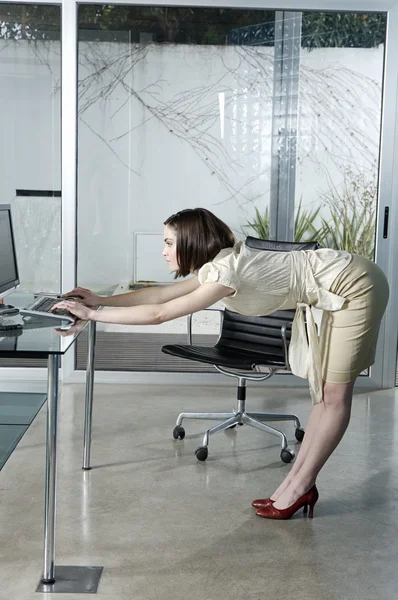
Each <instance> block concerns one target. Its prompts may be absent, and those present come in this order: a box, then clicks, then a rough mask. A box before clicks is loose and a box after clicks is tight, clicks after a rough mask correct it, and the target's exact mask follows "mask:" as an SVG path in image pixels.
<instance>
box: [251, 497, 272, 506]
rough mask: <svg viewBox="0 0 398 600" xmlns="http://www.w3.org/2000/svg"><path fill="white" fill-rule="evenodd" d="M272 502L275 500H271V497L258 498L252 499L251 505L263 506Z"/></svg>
mask: <svg viewBox="0 0 398 600" xmlns="http://www.w3.org/2000/svg"><path fill="white" fill-rule="evenodd" d="M274 502H275V500H271V498H258V499H257V500H253V502H252V506H254V508H262V507H263V506H268V505H269V504H273V503H274Z"/></svg>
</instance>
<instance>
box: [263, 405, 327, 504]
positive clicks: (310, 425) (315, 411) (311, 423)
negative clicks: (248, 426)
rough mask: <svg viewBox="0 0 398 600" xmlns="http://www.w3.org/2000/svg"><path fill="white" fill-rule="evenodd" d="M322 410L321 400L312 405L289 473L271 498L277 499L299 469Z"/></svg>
mask: <svg viewBox="0 0 398 600" xmlns="http://www.w3.org/2000/svg"><path fill="white" fill-rule="evenodd" d="M323 412H324V405H323V402H320V403H319V404H315V405H314V406H313V407H312V411H311V413H310V416H309V418H308V421H307V425H306V427H305V435H304V439H303V441H302V442H301V445H300V449H299V452H298V454H297V457H296V460H295V461H294V463H293V465H292V468H291V469H290V471H289V473H288V474H287V475H286V477H285V479H284V480H283V481H282V483H281V484H280V486H279V487H278V489H276V490H275V492H274V493H273V494H272V496H271V499H272V500H274V501H275V500H277V499H278V498H279V496H280V495H281V494H282V493H283V492H284V491H285V489H286V488H287V487H288V486H289V484H290V482H291V481H292V480H293V479H294V476H295V475H296V473H298V472H299V470H300V469H301V466H302V464H303V463H304V460H305V458H306V456H307V454H308V450H309V448H310V445H311V442H312V438H313V436H314V433H315V431H316V430H317V429H318V427H319V422H320V419H321V418H322V415H323Z"/></svg>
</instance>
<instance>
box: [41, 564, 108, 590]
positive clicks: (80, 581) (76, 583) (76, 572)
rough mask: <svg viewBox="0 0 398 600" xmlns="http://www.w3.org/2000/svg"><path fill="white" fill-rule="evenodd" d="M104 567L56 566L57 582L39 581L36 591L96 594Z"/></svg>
mask: <svg viewBox="0 0 398 600" xmlns="http://www.w3.org/2000/svg"><path fill="white" fill-rule="evenodd" d="M102 569H103V567H78V566H64V565H62V566H60V567H57V566H56V567H55V569H54V570H55V582H54V583H43V582H42V581H40V582H39V585H38V586H37V588H36V592H42V593H43V592H51V593H53V594H56V593H59V594H96V593H97V588H98V584H99V580H100V578H101V575H102Z"/></svg>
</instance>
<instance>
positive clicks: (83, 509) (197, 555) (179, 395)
mask: <svg viewBox="0 0 398 600" xmlns="http://www.w3.org/2000/svg"><path fill="white" fill-rule="evenodd" d="M249 398H250V405H249V407H250V409H252V410H271V411H275V412H283V411H286V412H291V411H293V412H296V413H297V414H298V415H299V417H300V418H301V419H302V420H303V422H304V423H305V420H306V418H307V416H308V413H309V410H310V405H309V399H308V394H307V393H306V391H305V390H303V389H301V390H293V389H278V390H274V389H266V390H263V389H261V388H259V387H258V388H256V389H254V390H253V388H251V389H250V392H249ZM233 399H234V388H233V387H207V388H206V389H205V390H204V391H203V390H201V389H200V388H199V387H183V386H177V387H172V386H154V385H153V386H149V385H148V386H142V385H97V386H96V387H95V403H94V429H93V446H92V464H93V469H92V470H91V471H89V472H82V470H81V462H82V436H83V409H84V386H83V385H77V384H76V385H66V386H64V388H63V393H62V398H61V403H60V415H59V417H60V432H59V463H58V510H57V536H56V564H59V565H103V566H104V572H103V575H102V579H101V582H100V586H99V590H98V594H97V597H98V598H104V599H105V598H106V599H107V600H108V599H109V600H110V599H111V598H112V600H119V599H120V600H122V599H123V600H130V599H134V600H169V599H170V600H183V599H184V600H185V599H186V598H189V599H190V600H215V599H217V600H224V599H225V600H227V599H228V600H230V599H231V598H234V597H237V598H242V599H244V600H260V599H261V600H262V599H263V598H280V597H283V598H286V599H287V600H289V599H294V600H359V599H361V600H384V599H385V600H390V599H392V598H395V597H396V589H397V587H398V574H397V569H396V563H397V554H398V503H397V498H398V466H397V464H398V428H397V419H396V415H395V413H396V406H397V400H398V396H397V392H396V391H395V390H386V391H380V392H374V393H371V394H369V393H363V392H361V393H358V394H357V395H356V396H355V401H354V408H353V418H352V422H351V425H350V428H349V431H348V433H347V435H346V437H345V439H344V440H343V442H342V444H341V445H340V447H339V448H338V450H337V451H336V453H335V454H334V455H333V457H332V458H331V460H330V461H329V463H328V464H327V465H326V467H325V468H324V470H323V472H322V474H321V477H320V478H319V492H320V500H319V502H318V504H317V505H316V507H315V518H314V519H313V520H309V519H307V518H303V517H302V514H301V513H300V514H297V515H296V516H295V517H294V518H293V519H291V520H290V521H283V522H272V521H267V520H265V519H260V518H258V517H256V516H255V514H254V510H253V509H252V508H251V506H250V501H251V500H252V499H253V498H256V497H259V496H263V495H268V494H269V493H271V492H272V491H273V489H274V488H275V487H276V486H277V485H278V483H279V482H280V481H281V479H282V478H283V476H284V474H285V473H286V472H287V471H288V469H289V465H285V464H283V463H282V462H281V461H280V459H279V445H278V439H277V438H273V437H270V436H268V435H266V434H263V433H261V432H260V431H256V430H253V429H251V428H248V427H238V428H236V429H234V430H232V431H228V432H227V433H221V434H218V435H216V436H215V437H214V438H212V439H211V445H210V454H209V458H208V460H207V461H206V462H204V463H200V462H198V461H197V460H196V458H195V456H194V450H195V448H196V447H197V446H198V445H200V442H201V435H200V433H201V432H202V428H203V423H198V422H186V432H187V435H186V438H185V440H183V441H174V440H173V439H172V430H173V427H174V423H175V418H176V416H177V414H178V413H179V412H180V411H181V410H182V409H186V410H195V409H196V410H197V409H200V410H229V409H230V408H231V407H232V405H233ZM284 429H285V431H286V432H287V433H288V434H289V438H290V439H291V440H292V442H291V443H292V445H293V439H294V435H293V428H292V427H291V426H290V425H286V426H284ZM44 435H45V410H44V409H42V410H41V412H40V413H39V415H38V416H37V417H36V420H35V421H34V422H33V424H32V425H31V426H30V428H29V430H28V431H27V433H26V434H25V436H24V437H23V439H22V441H21V442H20V444H19V445H18V447H17V448H16V450H15V451H14V452H13V454H12V456H11V457H10V459H9V460H8V462H7V464H6V465H5V467H4V468H3V470H2V472H1V473H0V494H1V505H0V531H1V544H0V579H1V582H2V583H1V588H0V600H10V599H11V598H12V599H18V600H33V599H36V600H37V598H40V597H43V598H47V600H49V597H50V594H38V593H36V592H35V589H36V586H37V583H38V580H39V577H40V574H41V568H42V549H43V530H42V527H43V485H44ZM51 597H54V598H55V597H59V598H61V597H62V598H65V599H66V600H69V599H70V600H71V599H72V598H73V599H75V600H83V598H87V595H71V594H65V595H64V594H61V595H60V596H58V595H55V594H51Z"/></svg>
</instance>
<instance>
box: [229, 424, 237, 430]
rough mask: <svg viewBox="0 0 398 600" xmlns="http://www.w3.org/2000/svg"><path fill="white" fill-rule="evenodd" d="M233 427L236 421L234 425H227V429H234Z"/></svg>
mask: <svg viewBox="0 0 398 600" xmlns="http://www.w3.org/2000/svg"><path fill="white" fill-rule="evenodd" d="M235 427H236V423H235V425H230V426H229V427H227V429H235Z"/></svg>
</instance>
